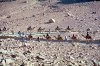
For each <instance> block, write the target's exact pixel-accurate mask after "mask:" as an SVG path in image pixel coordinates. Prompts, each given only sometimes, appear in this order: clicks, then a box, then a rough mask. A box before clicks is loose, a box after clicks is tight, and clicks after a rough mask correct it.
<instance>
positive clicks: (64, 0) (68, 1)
mask: <svg viewBox="0 0 100 66" xmlns="http://www.w3.org/2000/svg"><path fill="white" fill-rule="evenodd" d="M91 1H100V0H60V2H59V3H61V4H73V3H84V2H91Z"/></svg>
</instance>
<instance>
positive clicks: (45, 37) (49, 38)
mask: <svg viewBox="0 0 100 66" xmlns="http://www.w3.org/2000/svg"><path fill="white" fill-rule="evenodd" d="M35 28H36V27H31V26H29V27H28V28H27V29H26V30H27V32H28V33H29V34H26V35H25V34H24V32H21V31H18V35H19V36H15V35H14V36H13V34H14V33H12V36H9V35H3V32H5V31H7V30H8V29H7V28H6V27H3V28H2V29H1V28H0V34H1V35H0V39H7V38H13V39H20V38H25V39H26V40H35V41H38V42H40V41H59V42H65V41H72V42H79V41H85V42H93V41H95V40H94V36H95V35H96V34H97V33H99V31H98V30H96V31H94V32H92V34H93V35H94V36H92V35H90V33H89V31H91V29H90V28H88V29H86V31H85V33H86V35H83V34H82V33H81V32H80V31H79V32H78V31H73V30H74V28H71V27H70V26H67V28H65V29H64V30H63V28H60V27H59V26H57V27H56V28H55V29H54V30H55V31H51V30H50V29H49V30H48V32H47V31H46V33H43V32H45V28H42V27H39V28H38V29H37V33H39V34H41V35H42V34H43V35H42V36H43V37H40V36H37V37H33V35H32V30H34V29H35ZM52 32H55V33H56V34H55V35H58V36H51V35H52ZM61 33H69V34H70V35H68V36H65V38H64V37H62V35H61ZM71 34H72V35H71ZM23 35H24V36H23ZM81 38H84V40H81ZM98 40H99V39H98Z"/></svg>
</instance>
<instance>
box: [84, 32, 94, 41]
mask: <svg viewBox="0 0 100 66" xmlns="http://www.w3.org/2000/svg"><path fill="white" fill-rule="evenodd" d="M82 36H83V37H84V38H85V39H86V42H90V41H92V40H93V39H92V37H91V36H90V35H89V33H88V32H87V35H86V36H84V35H82Z"/></svg>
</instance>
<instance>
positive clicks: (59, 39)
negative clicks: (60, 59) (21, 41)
mask: <svg viewBox="0 0 100 66" xmlns="http://www.w3.org/2000/svg"><path fill="white" fill-rule="evenodd" d="M34 28H35V27H31V26H29V27H28V28H27V31H28V32H30V34H29V35H28V36H27V37H25V38H28V39H29V40H31V39H33V36H32V34H31V31H32V30H34ZM61 29H62V28H60V27H59V26H57V27H56V28H55V31H60V30H61ZM6 30H7V28H6V27H4V28H3V29H1V28H0V32H2V31H6ZM43 30H45V28H42V27H39V28H38V29H37V32H40V33H41V32H42V31H43ZM71 30H73V28H70V27H69V26H68V27H67V28H66V29H65V31H71ZM90 30H91V29H89V28H88V29H87V30H86V32H87V33H86V35H82V37H84V38H85V39H86V42H91V41H93V37H92V36H91V35H90V34H89V32H88V31H90ZM49 32H50V29H49ZM98 32H99V31H98V30H97V31H94V32H93V34H95V33H98ZM20 33H21V32H20V31H19V32H18V34H20ZM43 37H44V39H45V40H48V41H51V40H54V39H53V38H52V37H51V36H50V35H49V33H47V34H46V35H43ZM54 37H55V40H58V41H64V40H65V39H67V38H65V39H63V37H62V36H61V35H60V34H58V36H57V37H56V36H54ZM69 37H70V40H72V42H78V40H79V39H78V38H77V35H75V34H73V35H72V36H69ZM9 38H10V37H9ZM36 40H37V41H39V42H40V41H41V38H40V37H39V36H38V37H37V38H36Z"/></svg>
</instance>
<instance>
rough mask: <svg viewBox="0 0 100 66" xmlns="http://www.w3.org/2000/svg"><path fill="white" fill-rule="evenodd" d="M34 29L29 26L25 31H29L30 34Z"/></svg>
mask: <svg viewBox="0 0 100 66" xmlns="http://www.w3.org/2000/svg"><path fill="white" fill-rule="evenodd" d="M34 28H35V27H33V28H32V27H31V26H29V27H28V28H27V31H30V32H31V31H32V30H33V29H34Z"/></svg>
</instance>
